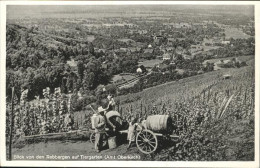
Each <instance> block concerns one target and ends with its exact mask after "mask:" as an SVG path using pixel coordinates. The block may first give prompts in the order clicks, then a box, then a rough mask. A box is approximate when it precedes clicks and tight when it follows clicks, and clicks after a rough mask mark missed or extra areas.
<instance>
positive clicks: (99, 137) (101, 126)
mask: <svg viewBox="0 0 260 168" xmlns="http://www.w3.org/2000/svg"><path fill="white" fill-rule="evenodd" d="M105 127H106V119H105V109H103V107H101V106H100V107H99V108H98V116H97V120H96V124H95V149H96V151H97V152H100V150H101V148H102V145H103V140H104V136H105Z"/></svg>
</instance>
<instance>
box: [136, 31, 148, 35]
mask: <svg viewBox="0 0 260 168" xmlns="http://www.w3.org/2000/svg"><path fill="white" fill-rule="evenodd" d="M138 33H139V34H147V33H148V31H147V30H138Z"/></svg>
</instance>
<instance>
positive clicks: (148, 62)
mask: <svg viewBox="0 0 260 168" xmlns="http://www.w3.org/2000/svg"><path fill="white" fill-rule="evenodd" d="M162 62H163V60H159V59H152V60H145V61H143V62H140V63H139V66H140V65H143V66H144V67H153V66H154V65H157V64H160V63H162Z"/></svg>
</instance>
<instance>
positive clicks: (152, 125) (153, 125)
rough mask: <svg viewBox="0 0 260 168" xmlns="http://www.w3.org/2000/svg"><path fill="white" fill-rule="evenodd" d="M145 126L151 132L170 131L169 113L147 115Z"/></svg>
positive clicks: (171, 129)
mask: <svg viewBox="0 0 260 168" xmlns="http://www.w3.org/2000/svg"><path fill="white" fill-rule="evenodd" d="M146 127H147V129H149V130H151V131H153V132H160V133H171V132H172V131H173V125H172V119H171V117H170V116H169V115H151V116H148V117H147V119H146Z"/></svg>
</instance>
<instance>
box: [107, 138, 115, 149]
mask: <svg viewBox="0 0 260 168" xmlns="http://www.w3.org/2000/svg"><path fill="white" fill-rule="evenodd" d="M108 147H109V149H113V148H116V147H117V141H116V136H113V137H110V138H108Z"/></svg>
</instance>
